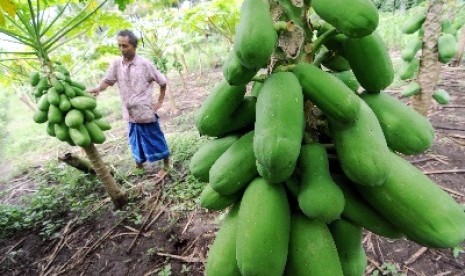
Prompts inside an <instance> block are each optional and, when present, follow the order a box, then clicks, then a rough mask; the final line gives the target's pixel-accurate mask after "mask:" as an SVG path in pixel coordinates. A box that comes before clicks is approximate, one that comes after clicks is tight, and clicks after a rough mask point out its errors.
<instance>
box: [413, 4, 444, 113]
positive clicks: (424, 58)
mask: <svg viewBox="0 0 465 276" xmlns="http://www.w3.org/2000/svg"><path fill="white" fill-rule="evenodd" d="M429 5H430V6H429V9H428V13H427V15H426V20H425V23H424V24H423V28H424V31H425V34H424V36H423V48H422V54H421V60H420V72H419V74H418V82H419V83H420V86H421V91H420V93H419V94H417V95H415V96H414V97H413V101H412V106H413V108H414V109H415V110H416V111H417V112H418V113H420V114H421V115H423V116H427V115H428V109H429V107H430V105H431V102H432V98H433V97H432V95H433V92H434V90H435V88H436V84H437V83H438V80H439V74H440V73H441V64H440V63H439V61H438V37H439V34H440V33H441V19H442V16H441V12H442V8H443V5H444V3H443V0H431V1H430V4H429Z"/></svg>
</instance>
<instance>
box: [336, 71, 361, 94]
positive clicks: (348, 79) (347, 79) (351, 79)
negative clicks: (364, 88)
mask: <svg viewBox="0 0 465 276" xmlns="http://www.w3.org/2000/svg"><path fill="white" fill-rule="evenodd" d="M331 75H333V76H335V77H336V78H338V79H340V80H341V81H342V82H343V83H344V84H345V85H347V87H349V88H350V89H351V90H352V91H354V92H355V93H357V94H358V89H359V88H360V83H358V81H357V78H356V77H355V75H354V73H353V72H352V71H351V70H348V71H342V72H332V73H331Z"/></svg>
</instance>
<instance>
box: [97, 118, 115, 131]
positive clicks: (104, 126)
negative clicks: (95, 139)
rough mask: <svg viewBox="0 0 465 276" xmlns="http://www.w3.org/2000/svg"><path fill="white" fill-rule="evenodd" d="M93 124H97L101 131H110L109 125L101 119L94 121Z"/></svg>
mask: <svg viewBox="0 0 465 276" xmlns="http://www.w3.org/2000/svg"><path fill="white" fill-rule="evenodd" d="M93 122H94V123H95V124H97V125H98V127H99V128H100V129H101V130H103V131H106V130H110V129H111V125H110V124H109V123H108V122H107V121H104V120H102V119H97V120H94V121H93Z"/></svg>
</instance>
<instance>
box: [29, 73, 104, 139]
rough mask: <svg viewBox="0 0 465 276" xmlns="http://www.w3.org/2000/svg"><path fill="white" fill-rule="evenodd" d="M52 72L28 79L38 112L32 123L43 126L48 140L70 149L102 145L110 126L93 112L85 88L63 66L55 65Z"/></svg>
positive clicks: (90, 100)
mask: <svg viewBox="0 0 465 276" xmlns="http://www.w3.org/2000/svg"><path fill="white" fill-rule="evenodd" d="M54 69H55V70H54V71H53V72H52V73H50V74H47V75H42V74H41V73H39V72H33V73H32V74H31V76H30V84H31V86H32V87H34V92H33V96H34V97H35V99H36V102H37V109H38V110H37V111H36V112H35V113H34V115H33V119H34V121H35V122H36V123H38V124H44V123H47V127H46V130H47V133H48V134H49V135H50V136H52V137H56V138H57V139H59V140H60V141H63V142H67V143H68V144H70V145H71V146H76V145H77V146H80V147H87V146H89V145H90V144H91V143H96V144H101V143H103V142H104V141H105V139H106V137H105V134H104V131H106V130H109V129H110V124H109V123H108V122H106V121H105V120H103V118H102V117H103V116H102V113H101V112H99V111H98V110H97V109H96V107H97V102H96V100H95V97H94V96H92V95H91V94H89V93H87V92H86V91H85V89H86V87H85V85H83V84H82V83H80V82H78V81H75V80H73V79H72V78H71V76H70V73H69V71H68V70H67V69H66V68H65V67H64V66H63V65H61V64H55V66H54Z"/></svg>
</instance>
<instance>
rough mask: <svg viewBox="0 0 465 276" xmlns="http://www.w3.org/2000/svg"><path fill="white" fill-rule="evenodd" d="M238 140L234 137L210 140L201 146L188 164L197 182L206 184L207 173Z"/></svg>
mask: <svg viewBox="0 0 465 276" xmlns="http://www.w3.org/2000/svg"><path fill="white" fill-rule="evenodd" d="M237 139H238V136H236V135H230V136H225V137H222V138H217V139H212V140H209V141H207V142H206V143H205V144H204V145H203V146H201V147H200V148H199V149H198V150H197V151H196V152H195V153H194V155H193V156H192V158H191V160H190V162H189V170H190V172H191V174H192V175H193V176H194V177H195V178H197V179H198V180H199V181H202V182H208V177H209V174H208V173H209V171H210V169H211V167H212V166H213V164H214V163H215V161H216V160H218V158H220V156H221V155H222V154H223V153H224V152H225V151H226V150H227V149H228V148H229V147H230V146H231V145H232V144H233V143H234V142H236V141H237Z"/></svg>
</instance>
